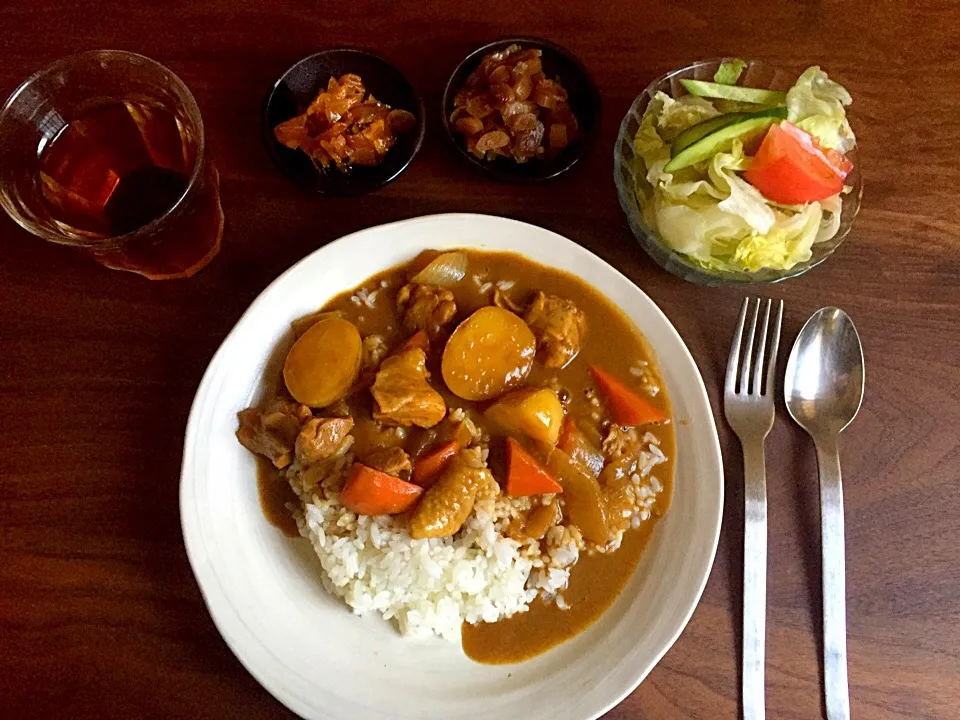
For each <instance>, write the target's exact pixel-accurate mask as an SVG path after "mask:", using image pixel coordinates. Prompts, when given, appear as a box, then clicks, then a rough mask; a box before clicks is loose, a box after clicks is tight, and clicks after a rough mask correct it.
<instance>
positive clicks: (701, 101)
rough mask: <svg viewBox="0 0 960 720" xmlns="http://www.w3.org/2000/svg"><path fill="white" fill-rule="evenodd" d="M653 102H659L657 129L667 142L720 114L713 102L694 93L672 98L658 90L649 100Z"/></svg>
mask: <svg viewBox="0 0 960 720" xmlns="http://www.w3.org/2000/svg"><path fill="white" fill-rule="evenodd" d="M654 102H658V103H659V104H658V107H659V112H658V113H657V118H656V120H657V131H658V132H659V133H660V136H661V137H662V138H663V139H664V140H665V141H666V142H668V143H669V142H673V139H674V138H675V137H676V136H677V135H679V134H680V133H682V132H683V131H684V130H686V129H687V128H689V127H693V126H694V125H696V124H697V123H700V122H703V121H704V120H709V119H710V118H712V117H716V116H717V115H719V114H720V111H719V110H717V108H715V107H714V105H713V103H711V102H710V101H709V100H707V99H706V98H702V97H697V96H696V95H682V96H681V97H679V98H677V99H676V100H674V99H673V98H672V97H670V96H669V95H667V94H666V93H663V92H658V93H657V94H656V95H655V96H654V98H653V100H652V101H651V105H653V103H654ZM647 111H648V112H649V111H650V109H649V108H648V110H647Z"/></svg>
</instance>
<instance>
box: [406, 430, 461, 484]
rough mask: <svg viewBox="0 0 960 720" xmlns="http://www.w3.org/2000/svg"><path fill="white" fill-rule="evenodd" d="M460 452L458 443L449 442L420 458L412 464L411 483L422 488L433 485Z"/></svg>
mask: <svg viewBox="0 0 960 720" xmlns="http://www.w3.org/2000/svg"><path fill="white" fill-rule="evenodd" d="M458 452H460V443H458V442H457V441H456V440H451V441H450V442H448V443H444V444H443V445H441V446H440V447H439V448H437V449H436V450H434V451H432V452H429V453H427V454H426V455H424V456H422V457H420V458H419V459H418V460H417V462H415V463H414V464H413V478H412V480H413V482H415V483H416V484H417V485H419V486H420V487H422V488H428V487H430V486H431V485H433V484H434V483H435V482H436V481H437V478H439V477H440V475H441V473H443V471H444V470H446V469H447V466H448V465H449V464H450V461H451V460H453V457H454V455H456V454H457V453H458Z"/></svg>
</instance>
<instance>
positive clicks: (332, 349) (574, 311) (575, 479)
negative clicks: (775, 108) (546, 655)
mask: <svg viewBox="0 0 960 720" xmlns="http://www.w3.org/2000/svg"><path fill="white" fill-rule="evenodd" d="M293 333H294V335H295V336H296V337H297V340H296V342H295V343H294V344H293V347H292V348H291V349H290V351H289V352H288V354H287V356H286V360H285V362H284V367H283V376H282V378H278V379H277V390H276V392H275V394H274V395H273V396H272V397H270V398H269V399H267V400H265V401H264V402H262V403H261V404H260V405H258V406H256V407H251V408H248V409H246V410H243V411H242V412H241V413H240V414H239V429H238V431H237V437H238V439H239V440H240V442H241V443H242V444H243V445H244V446H245V447H247V448H248V449H250V450H251V451H252V452H254V453H256V454H258V455H260V456H262V457H261V462H260V467H261V472H260V479H259V483H260V494H261V500H262V501H263V505H264V511H265V512H266V514H267V516H268V518H271V520H272V521H273V522H274V523H275V524H277V525H278V526H280V527H284V525H292V524H293V523H292V522H291V519H292V521H293V522H295V525H294V528H293V532H294V533H299V534H300V535H302V536H303V537H305V538H307V539H308V540H309V541H310V542H311V543H312V545H313V548H314V550H315V551H316V553H317V555H318V556H319V558H320V563H321V565H322V568H323V573H322V575H321V580H322V582H323V584H324V586H325V587H326V588H327V589H328V590H329V591H330V592H331V593H333V594H334V595H336V596H339V597H341V598H342V599H343V600H344V602H346V604H347V605H348V606H349V607H350V608H351V609H352V610H353V612H355V613H357V614H364V613H368V612H374V611H375V612H378V613H380V614H382V616H383V617H384V618H386V619H388V620H391V621H393V622H394V623H395V624H396V627H397V628H398V629H399V631H400V632H401V633H403V634H404V635H406V636H410V637H420V638H424V637H431V636H433V635H441V636H443V637H444V638H447V639H448V640H451V641H454V642H456V641H462V646H463V649H464V652H466V654H467V655H468V656H470V657H471V658H473V659H475V660H477V661H479V662H485V663H508V662H519V661H521V660H525V659H527V658H529V657H532V656H534V655H537V654H539V653H541V652H543V651H545V650H547V649H549V648H550V647H553V646H554V645H556V644H558V643H560V642H562V641H564V640H566V639H568V638H569V637H572V636H573V635H575V634H576V633H578V632H579V631H581V630H583V629H584V628H586V627H587V626H589V625H590V624H591V623H592V622H593V621H594V620H596V619H597V618H598V617H599V616H600V615H601V614H602V613H603V611H604V610H605V609H606V608H607V607H609V605H610V604H611V603H612V602H613V601H614V600H615V599H616V596H617V594H618V593H619V592H620V590H621V589H622V587H623V586H624V584H625V583H626V581H627V579H628V578H629V577H630V575H631V573H632V572H633V569H634V568H635V567H636V564H637V561H638V560H639V558H640V555H641V553H642V551H643V548H644V546H645V544H646V541H647V540H648V539H649V537H650V535H651V533H652V531H653V529H654V526H655V524H656V523H657V521H658V520H659V519H660V518H661V517H662V516H663V514H664V513H665V512H666V510H667V508H668V506H669V504H670V497H671V491H672V482H673V455H674V434H673V425H672V423H671V420H670V404H669V401H668V399H667V397H666V396H665V393H664V392H663V390H662V386H661V383H660V378H659V375H658V372H657V369H656V367H655V365H654V362H653V357H652V355H651V353H650V352H649V350H648V348H647V346H646V343H645V341H644V339H643V337H642V335H641V334H640V332H639V331H638V330H637V328H636V327H635V326H634V325H633V324H632V323H631V322H630V321H629V320H628V319H627V318H626V317H625V316H624V315H623V314H622V313H621V312H620V310H619V309H618V308H616V307H615V306H614V305H613V304H611V303H610V302H609V301H608V300H607V299H606V298H604V297H603V296H602V295H601V294H600V293H599V292H598V291H597V290H595V289H594V288H592V287H591V286H589V285H588V284H586V283H584V282H583V281H582V280H580V279H578V278H576V277H574V276H572V275H569V274H567V273H565V272H562V271H558V270H554V269H551V268H547V267H545V266H542V265H539V264H537V263H534V262H532V261H531V260H529V259H527V258H525V257H523V256H520V255H516V254H512V253H485V252H477V251H473V250H461V251H453V252H446V253H443V254H440V253H438V252H428V253H423V254H421V255H420V256H418V257H417V258H415V259H414V260H412V261H411V262H409V263H407V264H405V265H401V266H398V267H395V268H393V269H391V270H388V271H386V272H384V273H381V274H379V275H375V276H374V277H371V278H370V279H368V280H367V281H366V282H364V283H363V285H362V286H361V287H359V288H357V289H356V290H355V291H353V292H349V293H344V294H341V295H339V296H337V297H335V298H334V299H332V300H331V301H330V302H328V303H327V304H326V305H325V306H324V307H323V308H321V309H320V310H318V311H317V312H316V313H313V314H312V315H309V316H307V317H304V318H301V319H299V320H297V321H295V322H294V323H293ZM614 339H615V341H614Z"/></svg>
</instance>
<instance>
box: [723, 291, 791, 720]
mask: <svg viewBox="0 0 960 720" xmlns="http://www.w3.org/2000/svg"><path fill="white" fill-rule="evenodd" d="M765 305H766V309H765V310H764V313H763V325H762V327H761V329H760V334H759V338H758V340H757V343H756V344H755V343H754V340H755V339H757V332H756V331H757V320H758V319H759V316H760V299H759V298H758V299H757V300H756V301H753V300H751V298H747V299H746V300H744V301H743V307H742V308H741V310H740V320H739V321H738V322H737V331H736V332H735V333H734V335H733V343H732V345H731V346H730V359H729V361H728V362H727V380H726V383H725V385H724V390H723V411H724V414H725V415H726V416H727V422H728V423H730V427H732V428H733V431H734V432H735V433H736V434H737V437H739V438H740V444H741V445H742V446H743V481H744V493H743V494H744V500H745V511H744V528H743V530H744V532H743V690H742V692H743V717H744V720H763V717H764V679H763V663H764V660H763V657H764V633H765V632H766V615H767V475H766V468H765V466H764V457H763V443H764V440H765V439H766V437H767V435H768V434H769V432H770V429H771V428H772V427H773V419H774V408H773V394H774V389H775V388H774V376H775V373H776V367H777V350H778V348H779V346H780V323H781V321H782V319H783V300H781V301H780V303H779V305H778V308H777V311H776V317H775V318H774V321H773V328H772V329H771V328H770V314H771V313H770V311H771V308H772V301H771V300H767V302H766V304H765ZM748 315H750V319H749V321H748V319H747V316H748ZM745 328H746V329H747V335H746V341H744V333H743V331H744V329H745ZM768 331H769V332H768ZM768 342H769V353H768V352H767V345H768Z"/></svg>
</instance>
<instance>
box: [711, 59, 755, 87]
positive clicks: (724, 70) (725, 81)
mask: <svg viewBox="0 0 960 720" xmlns="http://www.w3.org/2000/svg"><path fill="white" fill-rule="evenodd" d="M746 67H747V63H746V62H745V61H743V60H741V59H740V58H737V59H736V60H729V61H727V62H725V63H721V65H720V67H718V68H717V72H715V73H714V74H713V81H714V82H715V83H720V84H721V85H736V84H737V80H739V79H740V75H742V74H743V71H744V69H745V68H746Z"/></svg>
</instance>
